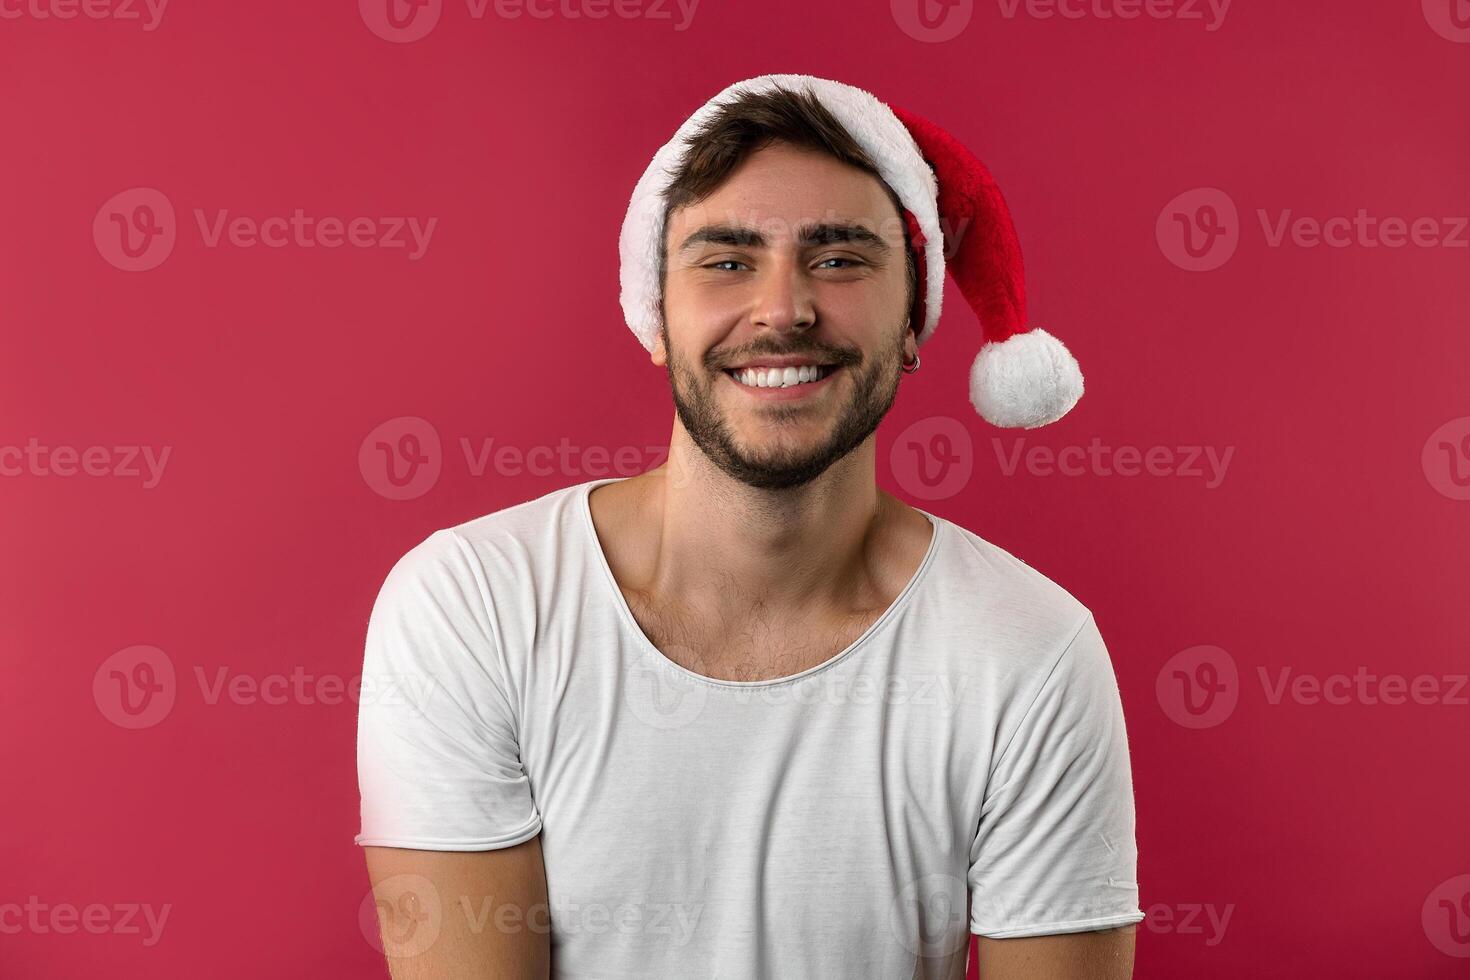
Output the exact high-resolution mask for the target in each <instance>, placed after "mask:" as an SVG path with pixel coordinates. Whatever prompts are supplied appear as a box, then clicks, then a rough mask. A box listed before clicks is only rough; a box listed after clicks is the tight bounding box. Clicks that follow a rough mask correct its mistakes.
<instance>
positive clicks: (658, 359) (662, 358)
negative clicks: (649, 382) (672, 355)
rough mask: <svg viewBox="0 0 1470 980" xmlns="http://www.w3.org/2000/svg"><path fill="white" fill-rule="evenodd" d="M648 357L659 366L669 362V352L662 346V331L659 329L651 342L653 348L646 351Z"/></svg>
mask: <svg viewBox="0 0 1470 980" xmlns="http://www.w3.org/2000/svg"><path fill="white" fill-rule="evenodd" d="M648 359H649V360H650V361H652V362H653V363H654V364H657V365H658V366H659V367H663V366H664V365H666V364H668V363H669V352H668V351H667V350H666V349H665V348H664V332H663V331H662V330H660V331H659V332H658V337H657V338H656V339H655V340H654V342H653V350H651V351H649V352H648Z"/></svg>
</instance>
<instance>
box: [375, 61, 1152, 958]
mask: <svg viewBox="0 0 1470 980" xmlns="http://www.w3.org/2000/svg"><path fill="white" fill-rule="evenodd" d="M941 222H949V223H950V226H949V227H947V228H946V227H941ZM967 222H969V223H970V225H971V226H970V227H969V229H968V232H966V231H964V230H963V229H959V228H958V227H957V226H959V225H965V224H966V223H967ZM946 233H948V235H949V238H950V242H949V245H950V248H949V252H950V260H951V261H950V266H949V268H950V272H951V273H952V275H953V276H954V278H955V279H956V281H957V282H958V283H959V285H960V287H961V290H962V292H963V293H964V294H965V296H966V298H967V299H968V300H969V301H970V303H971V305H972V307H973V308H974V309H975V310H976V312H977V313H979V315H980V317H981V320H982V324H983V326H984V329H985V334H986V343H985V344H984V345H983V346H982V349H981V354H980V357H979V358H978V359H977V362H976V365H975V368H974V370H973V371H972V375H971V398H972V400H973V401H974V403H975V405H976V407H977V409H979V410H980V411H981V412H982V414H984V415H985V416H986V418H988V419H990V420H991V421H993V422H996V423H997V424H1002V425H1022V426H1034V425H1038V424H1044V423H1045V422H1048V421H1051V420H1053V419H1055V418H1057V417H1059V416H1060V415H1061V414H1063V413H1065V412H1066V411H1067V410H1068V409H1069V408H1070V407H1071V405H1072V404H1073V403H1075V401H1076V400H1077V397H1078V396H1080V394H1081V376H1080V373H1078V371H1077V369H1076V365H1075V362H1073V361H1072V360H1071V357H1070V355H1069V354H1068V353H1067V352H1066V349H1065V348H1064V347H1062V346H1061V344H1060V342H1059V341H1056V340H1055V338H1052V337H1050V336H1049V335H1047V334H1045V333H1043V332H1042V331H1039V330H1028V329H1027V328H1026V325H1025V323H1024V303H1023V301H1022V299H1021V297H1022V290H1021V289H1020V282H1019V276H1020V261H1019V251H1018V250H1017V249H1016V247H1015V240H1014V239H1015V236H1014V233H1013V231H1012V229H1011V227H1010V222H1009V217H1008V216H1007V215H1006V213H1005V209H1004V205H1003V203H1002V202H1001V200H1000V196H999V192H998V191H996V190H995V188H994V185H993V182H991V181H990V180H989V177H988V174H986V173H985V172H984V170H983V167H981V166H980V164H979V162H978V161H976V160H975V159H974V158H973V157H972V156H970V155H969V154H968V151H965V150H964V149H963V147H960V146H959V145H958V144H957V143H955V142H954V141H953V140H952V138H950V137H949V136H948V134H946V133H944V132H943V131H942V130H940V129H938V127H935V126H933V125H932V124H929V123H926V122H924V121H923V120H921V119H918V118H917V117H912V116H909V115H907V114H902V115H899V114H897V113H896V112H895V111H894V110H891V109H890V108H889V107H888V106H885V105H884V104H883V103H881V102H879V101H878V100H876V99H875V98H874V97H873V96H871V95H869V94H868V93H866V92H862V91H861V90H858V89H855V88H852V87H850V86H846V85H842V84H841V83H837V82H832V81H827V80H824V79H814V78H810V77H808V76H792V75H781V76H762V77H761V78H757V79H750V80H747V81H745V82H741V83H737V84H736V85H735V86H731V87H730V88H729V89H727V90H726V91H725V92H722V93H721V94H720V95H719V96H716V98H715V99H713V100H711V101H710V103H708V104H707V105H706V106H705V107H704V108H702V109H701V110H700V111H699V112H697V113H696V114H695V115H694V116H693V117H691V119H690V120H689V121H688V122H686V123H685V125H684V126H683V127H682V128H681V129H680V131H679V133H678V134H676V136H675V139H674V140H672V141H671V142H670V143H669V144H668V145H667V146H665V147H664V148H663V149H662V150H661V151H660V152H659V154H658V155H657V156H656V157H655V158H654V161H653V163H652V164H650V166H649V169H648V172H647V173H645V175H644V179H643V180H642V181H640V183H639V185H638V189H637V190H636V191H635V193H634V196H633V200H632V202H631V204H630V208H629V213H628V219H627V222H626V224H625V225H624V229H623V236H622V241H621V252H622V261H623V280H622V281H623V306H624V311H625V313H626V314H627V317H628V321H629V325H630V327H631V328H632V329H633V331H634V333H635V335H637V336H638V337H639V339H640V340H641V341H643V342H644V344H645V346H646V347H648V348H649V350H650V356H651V359H652V361H653V363H654V364H656V365H659V366H662V367H663V368H664V369H665V371H666V373H667V376H668V378H669V381H670V384H671V387H672V391H673V400H674V405H675V409H676V412H675V418H674V422H673V431H672V435H671V439H670V447H669V459H668V461H667V462H666V463H665V464H664V465H662V466H659V467H658V468H657V469H654V470H652V471H651V472H648V473H644V474H641V475H639V476H635V477H631V478H625V479H612V480H593V481H589V482H587V483H583V484H580V485H577V486H572V487H569V488H565V489H562V490H558V491H555V492H552V493H550V494H547V495H545V496H543V497H540V498H538V499H535V500H532V501H529V502H526V503H523V504H520V505H517V506H515V507H511V508H508V509H506V510H502V511H499V512H496V513H492V514H489V515H487V516H485V517H481V518H478V519H476V520H472V521H469V522H467V523H465V524H462V525H460V526H458V527H455V528H450V529H446V530H441V531H439V532H436V533H435V534H433V535H431V536H429V537H428V538H427V540H425V541H424V542H422V543H421V544H419V545H418V546H417V547H415V548H414V549H412V550H411V551H410V552H409V553H408V554H407V555H406V556H405V557H404V558H403V559H402V560H400V561H399V563H398V564H397V565H396V566H395V568H394V569H393V571H392V572H391V573H390V575H389V576H388V579H387V581H386V583H385V584H384V586H383V589H382V592H381V594H380V595H379V597H378V602H377V604H376V606H375V607H374V610H373V615H372V619H371V622H370V625H369V629H368V640H367V652H366V663H365V668H364V679H365V682H366V681H367V680H368V679H369V678H374V679H378V678H393V679H395V680H396V681H397V682H398V683H399V689H400V690H402V691H406V692H415V694H416V695H417V696H416V697H414V698H409V699H389V698H373V699H369V698H364V699H363V702H362V708H361V714H360V719H359V776H360V782H361V787H362V795H363V799H362V833H361V834H360V835H359V836H358V838H357V841H358V843H360V844H362V845H364V847H365V849H366V852H367V860H368V868H369V871H370V874H371V877H372V880H373V883H374V889H375V899H376V903H377V908H378V912H379V916H380V920H381V925H382V940H383V944H384V948H385V952H386V953H387V954H388V956H389V962H390V964H391V966H392V970H393V972H394V976H395V977H397V978H400V980H402V978H428V977H433V978H445V980H447V978H456V980H458V978H465V980H468V978H471V977H476V978H478V977H517V978H522V977H526V978H529V977H538V978H544V977H552V976H554V977H598V978H633V977H637V978H678V980H685V978H693V977H720V978H739V980H757V978H780V980H786V978H807V977H810V978H821V980H829V978H843V980H847V978H884V980H890V978H892V980H911V978H916V977H938V978H946V980H948V978H959V977H962V976H963V975H964V973H965V968H966V955H967V952H968V948H969V937H970V935H971V934H972V933H973V934H976V935H978V936H980V937H981V938H980V940H979V942H978V949H979V959H980V970H981V975H982V976H984V977H985V978H986V980H1014V978H1021V977H1027V978H1033V977H1048V978H1088V980H1094V978H1096V980H1112V978H1122V977H1128V976H1131V973H1132V962H1133V942H1134V935H1133V930H1134V925H1135V924H1136V923H1137V922H1138V921H1139V920H1140V919H1141V918H1142V917H1143V914H1142V912H1140V911H1139V910H1138V886H1137V883H1136V881H1135V880H1134V878H1135V873H1136V863H1137V852H1136V845H1135V839H1134V809H1133V797H1132V778H1131V773H1130V768H1129V753H1128V744H1127V736H1126V732H1125V729H1124V724H1123V716H1122V709H1121V703H1120V698H1119V692H1118V688H1117V682H1116V680H1115V677H1114V674H1113V670H1112V666H1111V663H1110V661H1109V658H1108V653H1107V650H1106V649H1105V647H1104V645H1103V642H1102V639H1101V637H1100V635H1099V633H1098V630H1097V627H1096V624H1095V623H1094V622H1093V619H1092V616H1091V614H1090V613H1089V612H1088V610H1087V609H1086V607H1084V606H1083V605H1082V604H1081V603H1079V602H1078V601H1077V600H1076V599H1074V598H1073V597H1072V596H1071V595H1069V594H1068V593H1067V592H1065V591H1064V590H1063V589H1062V588H1060V587H1059V586H1057V585H1055V584H1054V583H1052V582H1051V581H1049V580H1048V579H1046V578H1045V577H1044V576H1042V575H1041V574H1040V573H1038V572H1036V571H1033V570H1032V569H1031V568H1029V567H1028V566H1026V565H1025V564H1024V563H1023V562H1021V561H1019V560H1018V559H1016V558H1014V557H1012V556H1011V555H1009V554H1007V553H1006V552H1005V551H1003V550H1001V549H1000V548H998V547H996V546H994V545H992V544H989V543H988V542H986V541H984V540H983V539H981V538H979V537H978V536H976V535H974V534H972V533H971V532H969V531H967V530H965V529H963V528H961V527H959V526H958V525H955V524H952V523H950V522H949V521H946V520H944V519H943V518H940V517H937V516H935V515H932V514H929V513H928V512H926V511H923V510H919V509H916V508H913V507H910V506H907V505H905V504H903V503H902V502H900V501H898V500H897V499H895V498H894V497H892V496H890V495H889V494H887V493H884V492H882V491H880V490H879V489H878V488H877V486H876V484H875V478H874V459H875V449H874V431H875V429H876V428H877V426H878V424H879V422H880V421H881V419H882V418H883V416H884V414H885V413H886V412H887V411H888V409H889V407H890V406H891V405H892V403H893V400H894V397H895V395H896V392H897V389H898V386H899V384H900V380H901V379H902V378H903V377H904V376H905V375H906V374H907V373H912V372H913V371H915V370H917V369H918V365H919V357H918V346H919V344H920V343H922V342H923V341H924V340H926V339H927V338H928V336H929V335H930V334H931V333H932V331H933V329H934V326H935V324H936V322H937V319H938V313H939V300H940V298H941V296H942V287H943V273H944V269H945V259H946V255H945V249H944V247H943V246H944V244H945V242H944V238H945V234H946ZM631 383H633V380H632V379H631V378H625V377H615V378H610V379H609V380H608V384H609V385H610V386H611V385H624V384H631ZM408 701H412V702H413V703H407V702H408Z"/></svg>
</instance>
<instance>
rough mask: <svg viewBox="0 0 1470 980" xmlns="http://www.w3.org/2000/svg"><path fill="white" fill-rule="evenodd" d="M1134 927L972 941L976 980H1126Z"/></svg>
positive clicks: (1130, 969)
mask: <svg viewBox="0 0 1470 980" xmlns="http://www.w3.org/2000/svg"><path fill="white" fill-rule="evenodd" d="M1137 930H1138V927H1137V925H1127V926H1123V927H1122V928H1119V929H1098V930H1096V931H1093V932H1073V933H1067V934H1065V935H1060V936H1026V937H1024V938H1020V939H987V938H985V937H984V936H981V937H979V941H978V942H977V943H976V947H977V956H978V959H977V962H978V963H979V966H980V980H1023V978H1024V980H1030V978H1034V977H1046V980H1130V978H1131V977H1132V976H1133V943H1134V939H1135V938H1136V935H1137Z"/></svg>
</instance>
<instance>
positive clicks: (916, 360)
mask: <svg viewBox="0 0 1470 980" xmlns="http://www.w3.org/2000/svg"><path fill="white" fill-rule="evenodd" d="M917 370H919V352H918V351H914V366H913V367H909V362H908V361H904V362H903V373H904V374H913V373H914V372H915V371H917Z"/></svg>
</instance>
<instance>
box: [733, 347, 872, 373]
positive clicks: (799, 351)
mask: <svg viewBox="0 0 1470 980" xmlns="http://www.w3.org/2000/svg"><path fill="white" fill-rule="evenodd" d="M787 354H790V355H795V356H806V357H811V358H814V359H816V360H820V361H825V362H828V363H831V364H835V365H837V366H838V367H845V366H847V365H850V364H856V363H858V362H859V361H861V360H862V359H863V356H862V354H860V353H858V352H857V351H854V350H849V349H848V348H845V347H832V346H830V345H828V344H823V343H819V342H817V341H814V340H810V339H808V340H805V341H800V342H797V343H794V344H786V345H784V346H777V345H775V344H755V345H753V346H750V347H745V348H742V349H740V350H737V351H709V352H707V353H706V354H705V356H704V366H705V367H706V368H707V369H709V370H711V371H723V370H724V369H725V368H726V367H727V366H728V365H730V364H734V363H736V362H737V361H742V360H748V359H750V358H753V357H781V356H783V355H787Z"/></svg>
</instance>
